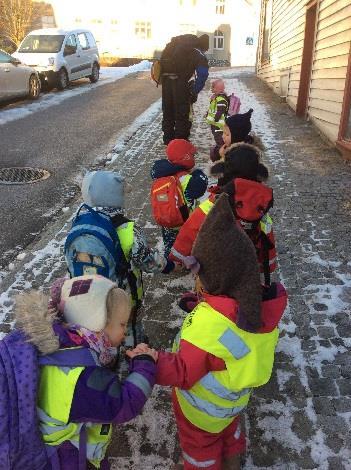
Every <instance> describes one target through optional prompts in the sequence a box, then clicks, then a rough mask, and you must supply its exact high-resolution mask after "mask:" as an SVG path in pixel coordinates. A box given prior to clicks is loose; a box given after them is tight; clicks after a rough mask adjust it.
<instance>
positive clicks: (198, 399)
mask: <svg viewBox="0 0 351 470" xmlns="http://www.w3.org/2000/svg"><path fill="white" fill-rule="evenodd" d="M278 336H279V332H278V328H275V329H274V330H273V331H271V332H269V333H249V332H247V331H244V330H241V329H240V328H238V327H237V326H236V325H235V323H233V322H232V321H231V320H230V319H229V318H227V317H225V316H224V315H222V314H221V313H220V312H217V311H216V310H215V309H213V308H212V307H211V306H210V305H209V304H208V303H206V302H201V303H200V304H199V305H198V306H197V307H196V308H195V309H194V310H193V311H192V312H191V313H189V315H188V316H187V317H186V319H185V320H184V323H183V326H182V329H181V331H180V334H179V335H178V338H176V340H175V342H174V345H173V351H174V352H176V351H177V350H178V348H179V342H180V340H181V339H184V340H186V341H188V342H189V343H191V344H193V345H194V346H197V347H198V348H200V349H202V350H203V351H206V352H208V353H210V354H213V355H214V356H216V357H218V358H220V359H222V360H223V361H224V362H225V365H226V369H225V370H223V371H213V372H209V373H208V374H207V375H205V376H204V377H203V378H202V379H201V380H199V381H198V382H197V383H196V384H195V385H193V387H192V388H191V389H190V390H183V389H180V388H176V389H175V391H176V396H177V399H178V402H179V405H180V408H181V410H182V412H183V414H184V415H185V417H186V418H187V419H188V420H189V421H190V422H191V423H192V424H193V425H194V426H196V427H198V428H200V429H203V430H204V431H207V432H210V433H218V432H221V431H222V430H223V429H225V428H226V427H227V426H228V425H229V424H230V423H231V422H232V421H233V420H234V419H235V417H236V416H237V415H238V414H239V413H240V412H241V411H242V410H243V409H244V408H245V407H246V406H247V404H248V401H249V398H250V394H251V389H252V388H253V387H259V386H261V385H263V384H265V383H267V382H268V380H269V378H270V376H271V373H272V368H273V362H274V351H275V347H276V344H277V341H278Z"/></svg>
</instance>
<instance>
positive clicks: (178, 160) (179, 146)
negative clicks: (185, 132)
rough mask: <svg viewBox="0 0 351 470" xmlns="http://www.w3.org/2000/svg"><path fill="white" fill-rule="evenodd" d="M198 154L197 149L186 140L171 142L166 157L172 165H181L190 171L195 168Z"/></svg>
mask: <svg viewBox="0 0 351 470" xmlns="http://www.w3.org/2000/svg"><path fill="white" fill-rule="evenodd" d="M196 152H197V149H196V147H195V146H194V145H193V144H192V143H191V142H189V141H188V140H185V139H173V140H171V142H170V143H169V144H168V145H167V149H166V155H167V157H168V160H169V161H170V162H171V163H175V164H176V165H181V166H183V167H184V168H186V169H189V170H190V169H191V168H193V167H194V166H195V158H194V155H195V153H196Z"/></svg>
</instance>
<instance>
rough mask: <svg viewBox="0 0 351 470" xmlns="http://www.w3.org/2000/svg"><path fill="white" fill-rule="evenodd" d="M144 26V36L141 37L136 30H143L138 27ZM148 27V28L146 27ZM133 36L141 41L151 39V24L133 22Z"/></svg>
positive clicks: (142, 21)
mask: <svg viewBox="0 0 351 470" xmlns="http://www.w3.org/2000/svg"><path fill="white" fill-rule="evenodd" d="M142 24H144V30H145V33H144V34H145V35H144V36H142V35H141V34H140V33H138V32H137V29H143V28H141V26H140V25H142ZM148 25H149V26H148ZM134 36H136V37H137V38H138V39H141V40H142V41H147V40H149V39H151V38H152V22H151V21H147V20H137V21H135V22H134Z"/></svg>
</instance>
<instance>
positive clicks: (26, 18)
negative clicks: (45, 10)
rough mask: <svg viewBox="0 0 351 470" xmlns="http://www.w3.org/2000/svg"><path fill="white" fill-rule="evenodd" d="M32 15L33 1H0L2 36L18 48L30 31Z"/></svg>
mask: <svg viewBox="0 0 351 470" xmlns="http://www.w3.org/2000/svg"><path fill="white" fill-rule="evenodd" d="M32 14H33V3H32V0H0V35H1V36H2V37H4V38H6V39H8V40H9V41H11V42H12V43H13V44H15V45H16V47H17V46H18V45H19V44H20V42H21V41H22V39H23V38H24V36H25V35H26V33H27V31H28V28H29V26H30V23H31V20H32Z"/></svg>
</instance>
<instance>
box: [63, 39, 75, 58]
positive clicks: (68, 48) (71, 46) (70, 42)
mask: <svg viewBox="0 0 351 470" xmlns="http://www.w3.org/2000/svg"><path fill="white" fill-rule="evenodd" d="M76 52H77V41H76V37H75V35H74V34H71V35H70V36H68V39H67V41H66V44H65V49H64V51H63V55H64V56H67V55H72V54H75V53H76Z"/></svg>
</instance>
